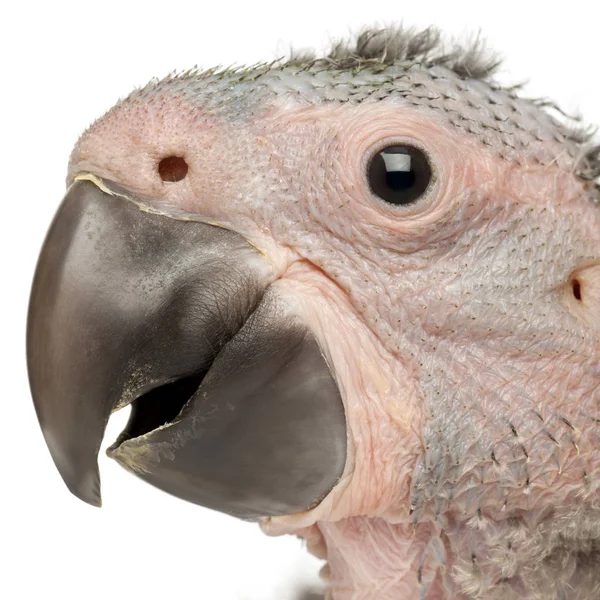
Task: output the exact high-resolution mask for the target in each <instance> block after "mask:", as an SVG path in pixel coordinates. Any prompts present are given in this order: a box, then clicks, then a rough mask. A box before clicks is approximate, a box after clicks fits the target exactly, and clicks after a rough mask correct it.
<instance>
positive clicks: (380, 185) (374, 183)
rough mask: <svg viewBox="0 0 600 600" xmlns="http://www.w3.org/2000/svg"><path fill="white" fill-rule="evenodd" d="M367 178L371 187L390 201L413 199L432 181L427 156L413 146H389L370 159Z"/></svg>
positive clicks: (400, 203)
mask: <svg viewBox="0 0 600 600" xmlns="http://www.w3.org/2000/svg"><path fill="white" fill-rule="evenodd" d="M367 178H368V180H369V186H370V187H371V191H372V192H373V193H374V194H375V195H377V196H379V197H380V198H381V199H382V200H385V201H386V202H389V203H390V204H396V205H401V206H406V205H408V204H413V203H414V202H416V201H417V200H418V199H419V198H420V197H421V196H422V195H423V194H424V193H425V191H426V190H427V188H428V186H429V183H430V181H431V166H430V165H429V161H428V160H427V157H426V156H425V154H423V152H421V150H419V149H418V148H413V147H412V146H388V147H387V148H384V149H383V150H380V151H379V152H378V153H377V154H375V156H373V158H372V159H371V162H370V163H369V167H368V170H367Z"/></svg>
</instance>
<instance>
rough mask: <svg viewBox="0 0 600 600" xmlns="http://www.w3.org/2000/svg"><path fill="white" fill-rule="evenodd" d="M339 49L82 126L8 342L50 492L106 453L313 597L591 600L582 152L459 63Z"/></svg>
mask: <svg viewBox="0 0 600 600" xmlns="http://www.w3.org/2000/svg"><path fill="white" fill-rule="evenodd" d="M444 48H445V46H444V43H443V42H442V41H441V40H440V35H439V34H438V33H437V32H436V31H435V30H433V29H428V30H425V31H422V32H420V33H415V32H411V31H407V30H403V29H387V30H381V31H374V30H371V31H367V32H365V33H363V34H362V35H360V36H359V37H358V38H357V39H356V41H355V42H354V43H349V44H339V45H337V46H335V47H334V49H333V50H332V51H331V53H330V54H329V55H328V56H327V57H326V58H315V57H314V56H308V55H303V56H294V57H292V58H291V59H289V60H286V61H278V62H275V63H271V64H259V65H255V66H252V67H249V68H239V69H226V70H219V69H212V70H208V71H197V70H192V71H188V72H185V73H182V74H177V75H171V76H169V77H167V78H166V79H163V80H160V81H158V80H156V81H152V82H150V83H149V84H148V85H147V86H145V87H144V88H142V89H138V90H136V91H134V92H133V93H132V94H131V95H130V96H129V97H127V98H125V99H124V100H122V101H120V102H119V103H118V104H117V105H116V106H115V107H114V108H112V109H111V110H110V111H109V112H108V113H107V114H106V115H105V116H103V117H102V118H100V119H99V120H98V121H96V122H95V123H94V124H93V125H92V126H91V127H90V128H89V129H88V130H87V131H86V132H85V133H84V134H83V135H82V137H81V139H80V140H79V142H78V143H77V145H76V147H75V149H74V151H73V154H72V156H71V160H70V163H69V170H68V177H67V184H68V191H67V195H66V198H65V200H64V202H63V204H62V205H61V207H60V208H59V210H58V214H57V216H56V218H55V220H54V222H53V224H52V226H51V228H50V231H49V233H48V237H47V239H46V242H45V244H44V247H43V249H42V252H41V256H40V259H39V264H38V268H37V272H36V276H35V281H34V285H33V290H32V296H31V304H30V313H29V324H28V361H29V372H30V380H31V388H32V393H33V397H34V401H35V405H36V409H37V412H38V415H39V419H40V423H41V427H42V429H43V432H44V435H45V437H46V440H47V443H48V446H49V448H50V451H51V453H52V456H53V458H54V461H55V462H56V465H57V467H58V469H59V471H60V473H61V474H62V476H63V478H64V480H65V482H66V483H67V485H68V486H69V488H70V489H71V491H72V492H73V493H75V494H76V495H77V496H79V497H80V498H82V499H83V500H85V501H87V502H90V503H92V504H99V503H100V490H99V476H98V467H97V454H98V451H99V449H100V444H101V441H102V437H103V434H104V430H105V427H106V424H107V421H108V419H109V416H110V414H111V413H112V412H113V411H115V410H118V409H120V408H122V407H124V406H127V405H129V404H131V405H132V410H131V417H130V420H129V423H128V425H127V426H126V428H125V430H124V432H123V433H122V434H121V435H120V437H119V439H118V440H117V442H116V443H115V444H113V445H112V446H111V447H110V449H109V450H108V453H109V455H110V456H112V457H113V458H114V459H116V460H117V461H118V462H119V463H120V464H121V465H123V466H124V467H125V468H127V469H128V470H130V471H132V472H133V473H135V474H137V475H139V476H140V477H141V478H143V479H145V480H146V481H148V482H150V483H152V484H153V485H155V486H157V487H159V488H161V489H163V490H166V491H167V492H169V493H171V494H173V495H175V496H178V497H180V498H183V499H185V500H188V501H191V502H195V503H198V504H201V505H203V506H206V507H210V508H213V509H216V510H220V511H224V512H227V513H229V514H232V515H236V516H238V517H241V518H244V519H255V520H258V521H260V523H261V526H262V528H263V530H264V531H265V532H266V533H268V534H272V535H278V534H284V533H292V534H297V535H301V536H303V537H304V538H305V539H306V540H307V546H308V549H309V550H310V551H311V552H313V553H314V554H316V555H317V556H319V557H321V558H324V559H326V560H327V562H328V565H327V567H326V569H325V572H324V576H325V577H326V578H327V579H328V585H329V591H328V594H329V595H330V597H331V598H333V599H334V600H350V599H352V600H358V599H361V600H399V599H404V598H407V599H414V598H424V599H425V598H427V599H430V600H440V599H450V598H458V599H467V598H470V599H475V598H477V599H480V598H485V599H510V598H528V599H544V600H549V599H559V598H570V599H589V598H598V597H600V570H599V569H598V564H599V563H600V387H599V384H600V319H599V318H598V315H599V310H600V206H599V202H600V191H599V188H598V184H597V181H598V177H599V176H600V153H599V149H598V147H594V146H593V144H592V141H591V135H590V134H589V132H586V131H585V130H583V129H582V128H581V127H578V126H574V124H573V123H571V122H570V121H569V120H568V119H565V118H559V116H558V113H557V112H556V111H557V108H556V107H555V106H554V105H553V104H551V103H549V102H544V101H539V100H528V99H524V98H521V97H519V96H518V95H517V91H518V89H516V88H506V87H502V86H501V85H499V84H498V83H496V82H495V81H494V79H493V75H494V72H495V69H496V67H497V65H498V62H497V61H496V60H495V59H494V58H493V57H490V56H488V55H487V54H486V52H485V51H484V49H482V47H481V45H480V44H475V45H472V46H470V47H463V48H454V49H452V50H451V51H449V52H448V51H447V50H445V49H444Z"/></svg>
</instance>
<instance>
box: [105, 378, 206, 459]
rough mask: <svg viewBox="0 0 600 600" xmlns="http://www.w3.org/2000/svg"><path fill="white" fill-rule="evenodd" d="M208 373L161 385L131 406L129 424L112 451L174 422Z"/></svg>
mask: <svg viewBox="0 0 600 600" xmlns="http://www.w3.org/2000/svg"><path fill="white" fill-rule="evenodd" d="M204 375H205V373H200V374H197V375H192V376H190V377H184V378H182V379H178V380H177V381H173V382H171V383H167V384H165V385H161V386H160V387H157V388H155V389H153V390H151V391H149V392H147V393H146V394H144V395H143V396H140V397H139V398H137V399H136V400H134V401H133V402H132V404H131V415H130V417H129V421H128V422H127V425H126V427H125V429H124V430H123V432H122V433H121V435H119V437H118V439H117V441H116V442H115V443H114V444H113V446H112V448H113V449H114V448H116V447H117V446H119V445H120V444H122V443H123V442H125V441H127V440H130V439H132V438H136V437H139V436H141V435H144V434H146V433H149V432H150V431H154V430H155V429H157V428H158V427H161V426H163V425H166V424H167V423H171V422H172V421H173V420H174V419H175V418H176V417H177V415H178V414H179V413H180V412H181V409H182V408H183V407H184V406H185V405H186V404H187V402H188V400H189V399H190V398H191V397H192V396H193V395H194V394H195V393H196V390H197V389H198V388H199V387H200V384H201V383H202V380H203V379H204Z"/></svg>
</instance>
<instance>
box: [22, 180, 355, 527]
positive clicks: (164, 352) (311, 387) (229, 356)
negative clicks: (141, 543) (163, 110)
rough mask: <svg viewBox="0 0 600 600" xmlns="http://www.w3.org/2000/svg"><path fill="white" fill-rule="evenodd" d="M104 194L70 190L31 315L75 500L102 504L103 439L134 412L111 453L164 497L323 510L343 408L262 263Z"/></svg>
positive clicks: (236, 242) (35, 368)
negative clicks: (113, 422)
mask: <svg viewBox="0 0 600 600" xmlns="http://www.w3.org/2000/svg"><path fill="white" fill-rule="evenodd" d="M107 185H108V187H106V186H107ZM102 187H103V188H104V191H103V190H102V189H100V188H99V187H98V186H97V185H95V184H94V183H92V182H90V181H77V182H75V183H74V184H73V185H72V186H71V187H70V188H69V190H68V192H67V195H66V197H65V200H64V202H63V204H62V205H61V207H60V208H59V210H58V213H57V215H56V217H55V219H54V222H53V224H52V226H51V228H50V231H49V233H48V236H47V239H46V241H45V243H44V247H43V249H42V251H41V254H40V259H39V264H38V267H37V271H36V275H35V280H34V284H33V289H32V295H31V304H30V310H29V323H28V335H27V348H28V350H27V356H28V365H29V374H30V382H31V389H32V393H33V398H34V402H35V407H36V410H37V413H38V417H39V421H40V425H41V427H42V430H43V432H44V436H45V438H46V441H47V443H48V447H49V449H50V451H51V453H52V457H53V459H54V461H55V463H56V466H57V467H58V470H59V471H60V473H61V475H62V476H63V478H64V480H65V482H66V484H67V486H68V487H69V489H70V490H71V491H72V492H73V493H74V494H75V495H77V496H79V497H80V498H81V499H83V500H85V501H86V502H89V503H91V504H96V505H99V504H100V481H99V475H98V467H97V455H98V452H99V449H100V444H101V442H102V438H103V434H104V430H105V427H106V424H107V422H108V418H109V416H110V414H111V412H112V411H114V410H116V409H118V408H121V407H123V406H125V405H127V404H129V403H131V402H133V403H134V407H133V410H132V414H131V418H130V422H129V424H128V426H127V427H126V429H125V431H124V432H123V434H122V435H121V436H120V438H119V440H118V441H117V442H116V443H115V444H114V445H113V446H112V447H111V448H110V450H109V454H110V455H111V456H112V457H113V458H115V459H116V460H118V461H119V462H120V463H121V464H123V466H125V467H126V468H128V469H129V470H131V471H133V472H135V473H136V474H138V475H140V476H141V477H142V478H143V479H145V480H147V481H149V482H150V483H152V484H154V485H156V486H157V487H160V488H162V489H164V490H165V491H167V492H170V493H172V494H174V495H176V496H179V497H181V498H184V499H186V500H190V501H193V502H196V503H199V504H202V505H205V506H208V507H210V508H216V509H218V510H221V511H223V512H228V513H231V514H234V515H236V516H239V517H243V518H258V517H261V516H266V515H279V514H288V513H291V512H298V511H301V510H305V509H308V508H310V507H312V506H313V505H315V504H316V503H318V502H319V500H320V499H321V498H322V497H324V496H325V495H326V494H327V493H328V492H329V491H330V490H331V488H332V487H333V486H334V485H335V483H336V481H337V480H338V479H339V477H340V475H341V473H342V471H343V468H344V464H345V450H346V428H345V417H344V410H343V406H342V401H341V398H340V394H339V391H338V389H337V385H336V383H335V381H334V379H333V377H332V374H331V372H330V370H329V367H328V365H327V363H326V362H325V359H324V357H323V355H322V353H321V352H320V349H319V346H318V344H317V342H316V341H315V339H314V336H313V335H312V334H311V332H310V331H309V329H308V328H307V327H306V326H305V325H304V324H303V323H302V322H301V321H300V320H299V319H298V318H297V317H295V316H294V315H293V314H292V313H291V312H290V311H289V309H288V308H287V307H286V306H285V303H284V302H282V301H281V300H280V299H278V298H277V296H276V294H275V293H271V292H269V291H268V285H269V283H270V280H271V279H272V275H271V271H270V268H269V265H268V263H267V262H266V261H265V259H264V258H263V257H262V256H261V255H260V254H259V253H258V252H257V251H256V250H255V249H253V248H252V247H251V246H250V245H249V244H248V243H247V242H246V241H245V240H244V239H243V238H241V237H240V236H239V235H237V234H235V233H233V232H231V231H227V230H226V229H223V228H219V227H215V226H212V225H207V224H205V223H199V222H191V221H183V220H177V219H173V218H170V217H167V216H164V215H158V214H152V212H150V211H149V210H147V209H146V210H144V209H143V208H142V207H141V206H140V205H139V203H137V202H135V201H132V200H131V197H127V196H126V194H125V192H124V190H122V189H121V188H119V187H118V186H116V185H115V184H110V183H108V184H104V183H103V184H102ZM266 290H267V291H266ZM265 291H266V293H265Z"/></svg>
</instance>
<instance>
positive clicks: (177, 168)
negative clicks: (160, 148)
mask: <svg viewBox="0 0 600 600" xmlns="http://www.w3.org/2000/svg"><path fill="white" fill-rule="evenodd" d="M187 172H188V164H187V162H185V159H184V158H182V157H181V156H167V157H166V158H163V159H162V160H161V161H160V162H159V163H158V174H159V175H160V178H161V179H162V180H163V181H169V182H175V181H181V180H182V179H184V178H185V176H186V175H187Z"/></svg>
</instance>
